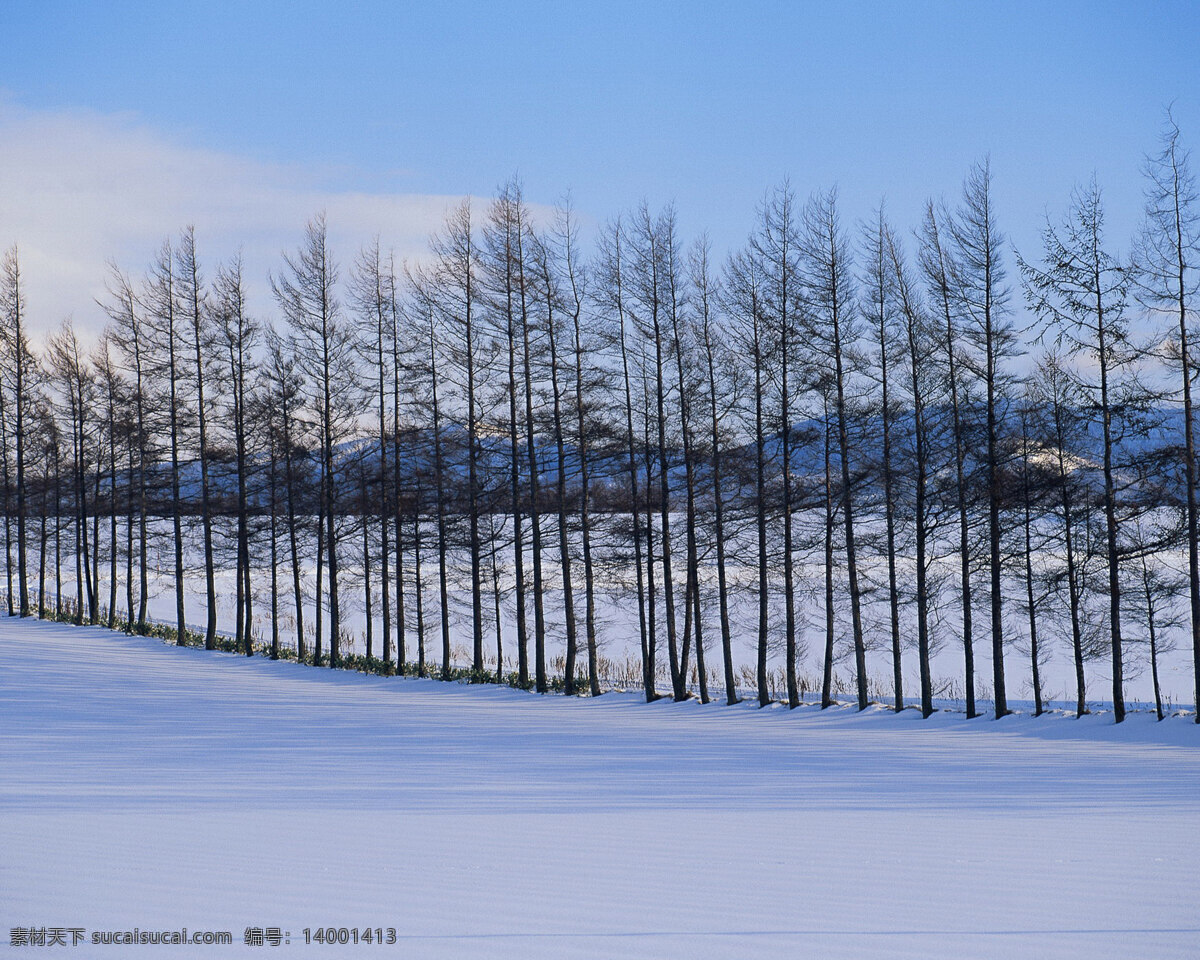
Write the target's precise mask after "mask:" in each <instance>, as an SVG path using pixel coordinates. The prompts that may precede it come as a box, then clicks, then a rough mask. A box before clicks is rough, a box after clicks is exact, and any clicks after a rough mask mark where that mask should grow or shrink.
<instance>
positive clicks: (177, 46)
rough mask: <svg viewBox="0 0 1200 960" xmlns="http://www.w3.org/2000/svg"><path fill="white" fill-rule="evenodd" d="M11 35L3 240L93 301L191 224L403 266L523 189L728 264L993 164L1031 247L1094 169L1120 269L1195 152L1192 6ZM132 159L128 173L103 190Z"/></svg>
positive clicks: (146, 10) (97, 15) (945, 189)
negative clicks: (654, 231)
mask: <svg viewBox="0 0 1200 960" xmlns="http://www.w3.org/2000/svg"><path fill="white" fill-rule="evenodd" d="M0 36H2V37H3V38H4V42H3V51H4V55H3V58H2V59H0V135H3V137H2V139H0V244H4V245H5V246H7V245H8V244H10V243H12V242H20V243H21V244H22V247H23V249H30V250H31V251H32V256H33V259H34V262H35V263H36V264H38V265H39V266H41V265H42V264H43V263H44V265H45V267H46V269H47V270H49V269H51V268H52V267H53V265H54V264H55V263H56V262H57V261H56V254H55V253H54V251H53V250H52V249H51V247H52V246H53V244H54V242H55V240H54V238H55V237H59V236H65V235H68V234H69V233H70V232H71V231H72V230H74V231H75V232H76V233H78V232H79V231H81V230H83V231H88V230H92V231H95V232H96V236H95V238H94V239H93V240H92V241H90V245H89V244H84V243H83V241H82V240H80V239H79V237H75V238H73V239H71V240H70V242H73V243H75V244H76V245H77V246H79V247H80V249H79V251H78V252H77V253H75V254H72V260H71V263H70V265H69V266H70V269H71V270H73V271H75V272H76V273H77V274H78V279H79V282H80V283H84V282H85V277H84V275H85V273H86V272H87V269H88V266H87V263H88V259H89V258H94V257H95V256H97V255H99V254H100V253H101V252H102V250H101V248H102V247H103V246H104V244H105V243H108V244H109V245H110V247H111V249H109V250H107V252H104V255H103V257H101V259H100V263H99V264H98V266H97V269H96V272H97V277H96V280H95V281H93V286H94V285H95V284H96V283H98V282H99V281H101V280H102V269H103V259H104V257H107V256H116V257H117V258H118V259H123V258H128V259H129V261H130V262H129V266H130V268H131V269H134V270H135V271H136V270H139V269H141V267H142V266H143V264H144V261H145V260H148V259H149V257H150V256H151V254H152V252H153V250H154V248H155V247H156V246H157V244H158V243H159V242H160V241H161V239H162V237H163V236H165V235H166V234H168V233H171V232H174V231H177V230H178V228H179V227H181V226H182V225H183V223H185V222H188V221H190V220H195V221H197V222H198V226H199V225H204V227H205V228H206V229H207V231H208V235H210V236H212V237H213V241H214V243H213V247H214V254H219V255H222V256H224V255H226V254H227V252H228V251H229V250H230V249H231V248H233V247H236V245H238V244H241V245H243V246H244V247H245V249H246V250H247V254H248V259H249V260H250V261H251V263H252V264H253V262H254V258H255V257H256V256H260V255H261V257H262V258H263V260H262V263H263V264H264V265H265V264H268V263H269V261H270V258H272V257H277V256H278V252H279V249H280V247H281V245H282V244H284V243H285V241H286V237H287V236H297V235H298V229H299V227H300V226H301V225H302V224H303V221H304V220H305V219H306V218H307V217H309V216H311V215H312V214H313V213H314V212H316V209H310V208H308V207H309V206H310V205H313V204H315V205H317V208H320V207H326V208H328V209H329V211H330V219H331V225H332V226H333V227H334V229H335V231H336V230H338V229H339V228H340V229H341V230H342V231H343V233H342V237H343V239H344V240H345V242H346V243H347V244H352V243H359V242H364V241H365V240H367V239H369V236H370V234H371V233H372V232H375V231H376V230H378V231H379V232H381V233H382V234H383V235H384V238H385V242H387V241H388V239H389V237H392V236H394V237H395V238H396V243H397V244H398V246H399V247H400V248H401V249H402V250H404V251H409V252H412V251H415V250H416V247H417V245H418V242H419V238H420V237H422V236H424V235H425V234H426V233H427V232H428V231H429V229H432V227H433V226H435V225H436V220H437V218H438V216H440V211H441V210H442V209H444V208H445V207H446V206H447V205H448V203H449V202H451V199H452V198H454V197H458V196H461V195H464V194H475V195H477V196H486V195H488V194H489V193H490V192H491V191H492V190H493V189H494V187H495V186H496V184H497V183H498V182H500V181H501V180H503V179H505V178H507V177H508V176H509V175H510V174H512V173H513V172H519V173H520V174H521V175H522V177H523V178H524V180H525V183H526V188H527V194H528V196H529V197H530V199H532V200H534V201H536V202H539V203H553V202H554V201H555V200H557V199H558V198H559V197H560V196H561V195H562V194H563V193H564V192H565V191H567V190H570V191H571V193H572V196H573V198H574V202H575V205H576V206H577V208H578V209H579V211H580V213H581V214H582V215H583V217H584V218H585V220H591V221H602V220H604V219H607V218H608V217H610V216H612V215H614V214H616V213H618V212H620V211H621V210H623V209H626V208H628V207H630V206H632V205H634V204H636V203H638V202H639V201H640V200H642V199H643V198H645V199H647V200H648V201H649V202H650V203H651V204H652V205H655V206H657V205H658V204H660V203H662V202H665V201H667V200H674V201H675V202H676V203H677V205H678V208H679V213H680V218H681V223H682V225H683V227H684V229H685V231H686V232H688V233H692V234H694V233H695V232H698V231H699V230H702V229H706V230H708V231H709V232H710V234H711V235H712V239H713V241H714V245H715V246H716V248H717V249H718V251H725V250H728V249H730V248H732V247H734V246H735V245H737V244H738V243H740V242H741V240H742V239H743V238H744V237H745V235H746V233H747V232H748V230H749V229H750V227H751V225H752V222H753V217H754V207H755V204H756V202H757V201H758V200H759V198H761V196H762V195H763V193H764V191H765V190H766V189H767V188H768V187H770V186H771V185H772V184H774V183H776V182H778V181H779V179H780V178H781V177H783V176H784V175H788V176H790V178H791V181H792V184H793V186H794V187H795V189H796V191H797V192H798V193H799V194H800V195H801V196H804V195H806V194H808V193H809V192H810V191H812V190H815V189H819V188H824V187H827V186H830V185H833V184H837V185H838V187H839V189H840V192H841V196H842V199H843V203H844V209H845V212H846V214H847V218H848V220H850V221H851V222H853V220H854V219H855V218H858V217H864V216H867V215H869V213H870V211H871V209H872V208H873V207H874V205H875V204H877V203H878V202H879V201H880V200H881V199H882V198H884V197H886V198H887V202H888V207H889V210H890V212H891V215H892V216H893V218H894V219H895V220H896V221H897V223H898V224H899V225H901V226H903V227H907V226H910V225H912V224H914V223H915V222H916V220H917V218H918V216H919V212H920V208H921V205H922V203H923V201H924V198H925V197H927V196H931V195H932V196H938V195H941V194H946V195H953V194H954V193H955V192H956V191H957V190H958V186H959V184H960V182H961V180H962V177H963V175H964V173H965V172H966V170H967V168H968V166H969V165H970V164H971V162H972V161H973V160H975V159H977V158H979V157H981V156H983V155H985V154H990V155H991V158H992V165H993V171H994V177H995V187H996V196H997V201H998V209H999V215H1000V218H1001V225H1002V226H1003V227H1004V228H1005V229H1006V230H1007V231H1008V232H1009V234H1010V235H1011V236H1012V238H1013V240H1014V242H1015V243H1017V244H1018V245H1019V246H1020V247H1021V249H1022V251H1023V252H1027V253H1028V252H1033V253H1036V245H1037V235H1038V231H1039V229H1040V227H1041V226H1042V223H1043V222H1044V217H1045V216H1046V214H1047V213H1050V214H1051V215H1053V216H1057V215H1058V213H1059V212H1061V210H1062V207H1063V205H1064V204H1065V202H1066V200H1067V198H1068V195H1069V192H1070V190H1071V187H1072V185H1073V184H1075V183H1076V182H1079V181H1085V180H1086V179H1087V178H1088V177H1089V176H1090V175H1091V174H1092V172H1093V171H1094V172H1095V173H1096V175H1097V177H1098V179H1099V181H1100V183H1101V185H1102V186H1103V187H1104V188H1105V191H1106V196H1107V198H1108V202H1109V206H1110V228H1111V232H1112V238H1113V243H1114V245H1115V246H1119V247H1125V246H1127V236H1128V233H1129V231H1130V230H1131V229H1132V228H1133V225H1134V223H1135V221H1136V219H1137V215H1138V211H1139V206H1140V194H1141V183H1140V179H1139V164H1140V161H1141V158H1142V156H1143V154H1145V153H1146V152H1147V151H1150V150H1152V149H1153V148H1154V147H1155V143H1156V139H1157V136H1158V132H1159V130H1160V128H1161V122H1162V115H1163V109H1164V107H1165V106H1166V105H1167V104H1168V103H1172V102H1174V104H1175V107H1174V110H1175V115H1176V119H1177V120H1178V121H1179V122H1180V124H1181V126H1182V127H1183V128H1184V134H1185V138H1186V139H1187V140H1188V142H1190V143H1192V144H1197V143H1200V83H1198V82H1197V81H1198V80H1200V68H1198V67H1197V57H1196V52H1197V47H1198V41H1197V38H1200V4H1197V3H1194V2H1146V3H1139V4H1136V5H1133V4H1121V3H1114V2H1103V0H1102V2H1086V3H1085V2H1077V0H1068V2H1058V3H1027V2H1016V3H1000V4H983V3H948V2H930V3H909V4H900V3H882V2H880V3H868V2H844V3H837V4H834V3H805V2H796V3H769V2H761V0H743V2H740V3H733V4H730V3H724V4H718V3H709V2H695V3H670V2H663V3H655V2H642V3H616V2H612V3H603V2H597V3H592V4H583V3H580V4H574V3H566V2H560V3H539V2H517V3H475V2H458V3H399V2H392V3H387V2H375V0H367V2H345V3H341V4H336V5H335V4H332V3H316V2H304V0H293V2H289V3H281V2H259V3H253V2H242V3H232V2H205V3H190V4H177V3H166V2H158V3H144V2H113V3H103V4H100V3H92V2H55V0H8V2H6V3H3V4H0ZM73 125H74V127H75V128H77V135H75V136H74V139H73V134H72V129H73ZM47 130H51V131H52V133H47ZM38 137H45V138H46V140H47V142H46V143H45V144H44V145H41V146H40V147H39V143H38ZM14 141H20V145H19V146H18V144H17V143H15V142H14ZM5 154H8V157H7V159H5ZM122 157H135V158H137V163H138V165H139V167H138V173H137V175H136V176H134V175H122V174H121V173H120V171H117V170H112V171H106V170H105V169H103V168H104V165H105V164H114V165H115V164H121V163H122V159H121V158H122ZM127 165H128V164H127ZM29 167H36V168H38V169H39V170H40V171H41V173H40V180H39V181H38V182H37V183H33V182H32V181H31V180H30V174H29V173H28V172H24V173H22V172H21V171H27V168H29ZM226 167H228V168H229V170H228V171H227V170H226ZM156 171H158V172H159V173H162V175H163V180H162V182H161V183H157V185H156V186H155V190H156V192H155V193H154V195H153V197H151V196H150V195H149V193H147V191H149V190H150V189H151V184H150V183H149V182H148V181H153V180H155V177H156V176H157V174H156ZM229 171H232V172H229ZM5 174H8V176H5ZM49 181H55V182H56V183H57V186H54V184H51V183H49ZM52 187H53V189H52ZM256 190H257V191H259V193H260V194H261V193H262V192H263V191H268V190H269V191H270V192H271V193H272V195H273V198H274V199H273V201H272V203H270V204H264V203H262V201H261V196H258V197H255V196H252V194H253V193H254V191H256ZM37 191H50V192H51V193H52V194H53V197H54V199H55V202H47V201H45V200H40V201H39V202H37V203H34V202H32V200H31V199H30V198H31V197H32V196H33V194H34V193H35V192H37ZM238 191H242V193H239V192H238ZM17 194H20V195H19V196H18V195H17ZM93 194H100V196H93ZM242 194H245V195H244V196H243V195H242ZM39 196H40V194H39ZM434 198H437V199H436V200H435V199H434ZM351 199H353V202H351ZM373 200H375V201H377V202H374V203H373ZM343 207H346V208H347V210H349V208H353V212H344V216H343V217H342V218H341V221H340V227H339V222H338V221H339V218H338V213H339V211H342V208H343ZM372 209H378V211H381V212H380V213H379V214H378V216H376V217H375V218H374V219H373V217H372V214H371V213H370V211H371V210H372ZM234 211H237V215H236V216H233V215H232V213H233V212H234ZM155 216H159V217H161V218H162V219H163V222H156V221H155ZM90 217H95V218H97V219H98V220H102V221H103V222H98V223H97V224H94V225H92V224H91V222H90V220H89V218H90ZM170 217H175V218H176V219H178V222H175V221H174V220H170V219H169V218H170ZM256 218H257V219H256ZM271 218H273V219H271ZM388 218H392V219H388ZM260 220H261V222H259V221H260ZM268 220H270V222H268ZM397 220H403V221H404V222H403V223H400V222H395V221H397ZM202 236H203V234H202ZM67 242H68V240H66V239H64V240H63V243H64V244H65V243H67ZM139 245H140V246H139ZM83 246H88V251H84V250H83V249H82V247H83ZM260 247H261V248H262V249H261V250H260ZM139 250H141V251H142V252H141V253H139V252H138V251H139ZM352 255H353V251H352V250H347V252H346V256H345V257H344V259H349V258H350V257H351V256H352ZM139 257H140V258H141V259H140V260H139V259H138V258H139ZM63 269H64V270H66V269H67V267H66V266H65V265H63ZM265 269H266V267H265V266H264V270H265ZM28 272H29V271H28V270H27V273H28ZM30 282H31V283H37V282H38V281H37V280H35V279H32V278H31V280H30ZM47 289H48V288H47ZM57 289H59V290H61V289H63V288H62V284H61V283H60V284H59V287H58V288H57ZM84 299H86V298H84ZM51 302H52V303H53V306H54V308H55V309H56V310H58V311H59V312H61V310H62V309H63V306H64V304H65V303H66V301H65V294H62V295H60V294H58V293H55V294H54V295H53V296H52V298H51ZM78 309H79V312H80V316H81V318H82V317H83V316H87V315H88V304H87V303H84V304H82V305H81V306H80V307H79V308H78Z"/></svg>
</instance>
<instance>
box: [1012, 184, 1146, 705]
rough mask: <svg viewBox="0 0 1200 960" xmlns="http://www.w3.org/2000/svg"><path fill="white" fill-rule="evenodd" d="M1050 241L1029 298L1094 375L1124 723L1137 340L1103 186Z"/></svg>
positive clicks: (1026, 269) (1082, 372) (1029, 284)
mask: <svg viewBox="0 0 1200 960" xmlns="http://www.w3.org/2000/svg"><path fill="white" fill-rule="evenodd" d="M1043 243H1044V246H1045V264H1044V266H1040V267H1039V266H1035V265H1033V264H1030V263H1028V262H1027V261H1025V260H1020V261H1019V262H1020V265H1021V273H1022V276H1023V278H1024V282H1025V288H1026V296H1027V298H1028V300H1029V303H1030V306H1031V307H1032V308H1033V310H1034V311H1035V312H1036V313H1037V314H1038V316H1039V317H1041V318H1042V319H1043V321H1044V322H1045V323H1046V324H1047V325H1048V326H1049V328H1050V335H1051V336H1053V337H1054V338H1055V341H1056V342H1057V343H1058V344H1059V345H1060V346H1062V347H1063V348H1064V349H1065V350H1066V351H1067V352H1068V353H1069V354H1070V355H1073V356H1079V355H1084V356H1086V358H1087V359H1088V360H1089V361H1090V362H1089V364H1088V367H1087V368H1086V369H1085V368H1084V367H1082V366H1080V367H1078V368H1077V369H1076V372H1075V376H1076V379H1077V382H1078V383H1079V384H1080V387H1081V389H1082V390H1083V391H1084V393H1085V394H1087V396H1088V398H1089V400H1090V401H1091V404H1092V408H1093V409H1094V410H1095V411H1096V413H1097V415H1098V418H1099V420H1100V427H1101V443H1102V451H1101V454H1102V460H1103V474H1104V519H1105V539H1106V545H1107V560H1108V586H1109V638H1110V649H1111V655H1112V673H1113V710H1114V713H1115V715H1116V720H1117V722H1118V723H1120V722H1121V721H1122V720H1124V719H1125V695H1124V664H1123V655H1124V651H1123V649H1122V638H1121V578H1120V551H1119V549H1118V541H1119V538H1120V529H1119V527H1118V517H1117V486H1116V472H1115V470H1116V452H1117V441H1118V429H1119V428H1117V427H1115V426H1114V422H1113V418H1114V415H1115V414H1118V412H1119V411H1120V410H1122V409H1123V408H1124V405H1125V403H1126V402H1127V401H1128V400H1129V399H1130V387H1131V386H1132V382H1131V381H1130V379H1129V378H1130V376H1131V372H1132V371H1131V368H1132V366H1133V364H1134V363H1135V362H1136V360H1137V352H1136V351H1135V350H1134V349H1133V347H1132V344H1131V343H1130V341H1129V329H1128V322H1127V319H1126V316H1125V309H1126V301H1127V291H1128V284H1129V280H1128V276H1127V271H1126V270H1125V269H1124V268H1123V267H1122V266H1121V264H1119V263H1118V262H1117V261H1116V259H1115V258H1113V257H1112V256H1111V255H1110V254H1109V253H1108V252H1107V251H1105V249H1104V246H1103V243H1104V207H1103V204H1102V202H1101V197H1100V188H1099V187H1098V186H1097V185H1096V182H1095V180H1093V181H1092V182H1091V183H1090V184H1089V185H1088V186H1087V187H1086V188H1082V189H1077V190H1076V191H1075V192H1074V195H1073V197H1072V201H1071V208H1070V211H1069V213H1068V214H1067V218H1066V221H1065V222H1064V224H1063V227H1062V232H1061V234H1060V232H1059V231H1058V230H1056V229H1055V228H1054V227H1053V226H1050V225H1047V227H1046V229H1045V231H1044V233H1043ZM1092 363H1094V364H1095V367H1094V371H1095V372H1094V374H1093V372H1092V370H1093V368H1092V366H1091V364H1092Z"/></svg>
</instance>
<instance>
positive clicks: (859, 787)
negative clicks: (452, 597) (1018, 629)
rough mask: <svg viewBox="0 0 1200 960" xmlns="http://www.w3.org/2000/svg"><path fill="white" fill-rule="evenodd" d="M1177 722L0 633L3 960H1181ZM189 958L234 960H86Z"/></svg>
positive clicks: (90, 633)
mask: <svg viewBox="0 0 1200 960" xmlns="http://www.w3.org/2000/svg"><path fill="white" fill-rule="evenodd" d="M1190 721H1191V718H1190V717H1189V718H1181V717H1172V718H1169V719H1168V720H1167V721H1165V722H1164V723H1161V724H1158V723H1155V722H1154V720H1153V717H1152V716H1151V715H1146V714H1133V715H1131V717H1130V719H1129V721H1128V722H1127V723H1125V724H1123V725H1121V726H1116V725H1114V724H1113V723H1112V720H1111V717H1110V716H1108V715H1104V714H1101V715H1095V716H1091V717H1085V718H1083V719H1082V720H1075V719H1072V718H1068V717H1063V716H1051V717H1043V718H1040V719H1033V718H1031V717H1027V716H1014V717H1009V718H1006V719H1004V720H1002V721H998V722H997V721H992V720H987V719H979V720H974V721H966V720H965V719H963V717H962V715H961V714H939V715H935V716H934V717H933V718H932V719H930V720H928V721H922V720H921V719H920V717H919V716H918V715H917V714H916V713H915V712H912V711H906V712H905V713H903V714H901V715H900V716H895V715H893V714H891V713H889V712H887V711H885V710H882V709H872V710H870V711H867V712H866V713H865V714H858V713H856V712H854V711H853V710H851V709H849V708H835V709H832V710H829V711H825V712H821V711H819V710H817V709H815V708H812V707H802V708H800V709H799V710H797V711H793V712H789V711H787V710H786V709H785V708H783V707H772V708H769V709H767V710H765V711H760V710H758V709H756V708H755V707H754V706H751V705H741V706H738V707H733V708H730V707H724V706H719V705H715V704H714V705H709V706H701V705H699V704H697V703H686V704H673V703H669V702H661V703H656V704H653V705H649V706H647V705H645V704H642V703H640V702H638V700H637V698H636V697H635V696H634V695H632V694H607V695H605V696H604V697H602V698H600V699H598V700H568V699H565V698H562V697H537V696H533V695H530V694H525V693H521V692H518V691H513V690H509V689H502V688H495V687H469V686H462V685H452V684H441V683H437V682H435V681H422V680H414V679H398V678H381V677H369V676H362V675H357V674H349V673H341V672H330V671H320V670H315V669H312V668H306V667H300V666H297V665H295V664H289V663H271V662H269V661H265V660H262V659H253V660H248V659H245V658H240V657H236V656H232V655H224V654H213V653H205V652H203V651H198V650H190V649H188V650H183V649H178V648H173V647H168V646H165V645H163V644H161V643H159V642H157V641H154V640H147V639H142V638H130V637H125V636H122V635H119V634H113V633H109V632H107V631H103V630H98V629H90V628H89V629H84V628H73V627H66V626H61V625H55V624H48V623H38V622H31V621H24V622H20V621H16V620H11V619H7V618H0V770H2V774H0V934H2V940H0V944H2V945H0V952H3V953H5V955H13V956H23V955H26V954H29V953H38V954H39V955H40V952H41V951H39V950H37V948H32V947H18V946H12V945H11V940H12V933H13V930H14V928H17V929H28V928H32V929H34V930H40V928H55V927H57V928H65V929H70V928H76V929H83V930H84V931H86V938H87V939H85V941H84V942H83V943H82V944H81V945H80V946H77V947H75V948H73V949H71V948H67V949H65V950H63V951H62V952H63V953H64V955H69V956H72V957H89V956H96V957H114V958H117V957H132V956H135V955H136V956H150V957H153V956H159V955H163V956H171V957H186V956H260V955H265V956H292V955H295V956H311V957H358V956H362V957H370V956H403V957H418V958H425V957H464V956H470V957H485V958H486V957H521V958H526V957H554V958H559V957H563V958H569V957H688V958H691V957H698V958H704V957H713V958H726V957H768V956H770V957H781V956H783V957H792V956H820V957H824V958H834V957H846V958H856V960H857V958H866V957H914V958H916V957H920V958H931V957H954V958H956V960H959V958H965V957H970V958H981V957H983V958H986V957H1006V958H1007V957H1016V956H1027V957H1056V958H1065V957H1079V958H1088V960H1097V958H1105V957H1113V958H1116V957H1122V958H1124V957H1157V958H1185V957H1186V958H1194V957H1196V956H1197V955H1200V728H1198V727H1197V726H1196V725H1195V724H1194V723H1192V722H1190ZM184 927H186V928H188V931H189V933H192V932H195V931H223V930H228V931H230V932H231V933H232V935H233V936H232V940H233V944H232V945H229V946H171V947H167V946H151V945H146V946H139V947H138V948H131V947H128V946H93V945H92V944H91V936H92V934H93V933H95V932H99V931H126V930H134V929H135V928H136V929H137V930H139V931H151V930H155V931H157V930H172V931H173V930H178V929H180V928H184ZM248 927H249V928H261V929H264V930H266V931H268V933H269V932H270V931H271V928H279V931H280V936H281V938H285V939H288V940H290V944H288V943H283V944H281V945H280V946H271V945H267V946H246V945H244V944H243V938H244V935H245V931H246V928H248ZM326 927H334V928H347V929H352V928H357V929H358V930H359V931H360V939H361V938H362V931H365V930H367V929H371V930H372V931H374V930H376V929H380V928H382V931H383V933H384V938H385V940H386V939H388V938H389V933H388V928H394V935H395V943H394V944H393V945H390V946H389V945H387V944H386V943H385V944H384V945H380V944H378V943H376V942H372V943H370V944H367V943H361V942H360V943H359V944H358V945H354V944H349V945H346V946H336V947H329V946H324V945H319V944H309V945H306V944H305V942H304V939H305V937H304V930H305V928H309V930H310V931H315V930H316V929H317V928H326ZM70 939H71V938H70V936H69V935H68V936H67V942H68V943H69V942H70ZM372 939H374V936H373V935H372ZM268 943H269V941H268Z"/></svg>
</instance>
